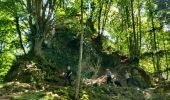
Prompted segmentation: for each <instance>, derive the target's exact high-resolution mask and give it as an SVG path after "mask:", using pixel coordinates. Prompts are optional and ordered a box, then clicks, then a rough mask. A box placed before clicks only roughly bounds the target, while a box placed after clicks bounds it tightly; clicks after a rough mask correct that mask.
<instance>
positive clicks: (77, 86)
mask: <svg viewBox="0 0 170 100" xmlns="http://www.w3.org/2000/svg"><path fill="white" fill-rule="evenodd" d="M83 34H84V28H83V0H81V39H80V55H79V65H78V72H77V84H76V94H75V98H76V99H77V100H79V90H80V80H81V70H82V56H83Z"/></svg>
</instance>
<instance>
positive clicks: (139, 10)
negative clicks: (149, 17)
mask: <svg viewBox="0 0 170 100" xmlns="http://www.w3.org/2000/svg"><path fill="white" fill-rule="evenodd" d="M138 21H139V55H140V51H141V46H142V30H141V7H140V2H139V0H138Z"/></svg>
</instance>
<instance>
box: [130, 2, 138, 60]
mask: <svg viewBox="0 0 170 100" xmlns="http://www.w3.org/2000/svg"><path fill="white" fill-rule="evenodd" d="M131 10H132V11H131V15H132V28H133V45H132V46H133V57H132V59H134V58H135V56H136V55H137V54H136V52H137V41H136V31H135V19H134V11H133V0H131Z"/></svg>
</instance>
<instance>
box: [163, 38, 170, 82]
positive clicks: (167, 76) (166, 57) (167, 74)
mask: <svg viewBox="0 0 170 100" xmlns="http://www.w3.org/2000/svg"><path fill="white" fill-rule="evenodd" d="M163 45H164V50H165V59H166V69H168V68H169V64H168V55H167V51H166V48H165V37H164V35H163ZM168 78H169V70H167V73H166V79H167V80H168Z"/></svg>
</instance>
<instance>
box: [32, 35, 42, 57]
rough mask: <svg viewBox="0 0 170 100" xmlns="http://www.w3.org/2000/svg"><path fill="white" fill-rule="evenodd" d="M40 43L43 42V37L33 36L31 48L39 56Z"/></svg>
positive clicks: (40, 51)
mask: <svg viewBox="0 0 170 100" xmlns="http://www.w3.org/2000/svg"><path fill="white" fill-rule="evenodd" d="M42 43H43V38H35V43H34V47H33V50H34V54H35V55H36V56H40V55H41V53H42V50H41V48H42Z"/></svg>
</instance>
